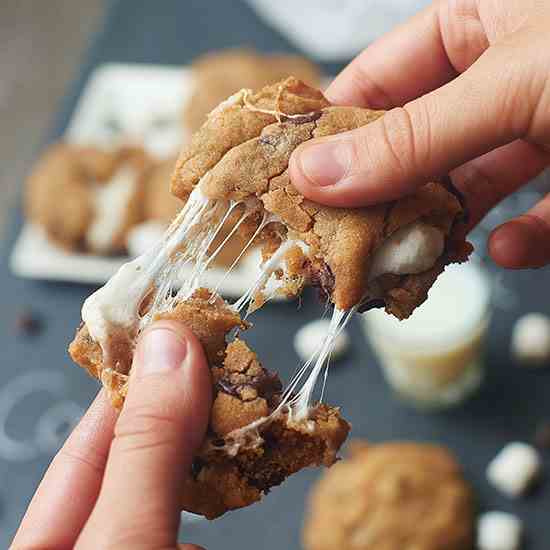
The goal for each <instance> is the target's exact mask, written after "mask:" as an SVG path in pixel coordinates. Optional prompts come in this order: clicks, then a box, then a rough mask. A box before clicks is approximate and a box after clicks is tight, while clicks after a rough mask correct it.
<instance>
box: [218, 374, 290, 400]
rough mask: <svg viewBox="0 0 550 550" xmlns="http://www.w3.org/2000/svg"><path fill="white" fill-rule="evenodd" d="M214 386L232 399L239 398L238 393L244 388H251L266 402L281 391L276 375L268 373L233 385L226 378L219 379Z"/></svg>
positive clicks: (281, 386) (281, 387)
mask: <svg viewBox="0 0 550 550" xmlns="http://www.w3.org/2000/svg"><path fill="white" fill-rule="evenodd" d="M216 385H217V388H218V390H219V391H223V392H224V393H227V394H228V395H232V396H234V397H240V392H241V391H242V390H243V389H244V388H246V387H249V388H253V389H255V390H256V391H257V392H258V394H259V395H260V397H264V398H265V399H268V400H269V399H271V398H272V397H273V396H274V395H277V394H279V393H280V392H281V391H282V390H283V385H282V384H281V381H280V380H279V377H278V376H277V374H275V373H272V372H268V371H265V372H263V373H262V374H259V375H258V376H253V377H251V378H250V379H249V380H247V381H246V382H245V383H243V384H234V383H233V382H231V381H230V380H228V379H227V378H220V379H219V380H218V382H217V384H216Z"/></svg>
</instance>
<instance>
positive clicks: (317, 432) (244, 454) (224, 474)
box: [69, 289, 349, 519]
mask: <svg viewBox="0 0 550 550" xmlns="http://www.w3.org/2000/svg"><path fill="white" fill-rule="evenodd" d="M156 318H157V319H176V320H179V321H182V322H184V323H185V324H186V325H187V326H188V327H190V328H191V329H192V330H193V332H194V333H195V334H196V335H197V337H198V338H199V340H200V342H201V343H202V345H203V346H204V349H205V352H206V356H207V359H208V362H209V365H210V368H211V372H212V385H213V393H214V400H213V405H212V412H211V416H210V424H209V430H208V433H207V436H206V438H205V440H204V442H203V445H202V448H201V450H200V451H199V453H198V454H197V456H196V457H195V459H194V462H193V467H192V472H190V475H189V476H188V477H187V479H186V480H185V482H184V485H183V487H182V507H183V509H185V510H187V511H189V512H194V513H196V514H202V515H204V516H206V517H207V518H209V519H212V518H215V517H218V516H220V515H222V514H223V513H225V512H227V511H228V510H233V509H236V508H241V507H243V506H248V505H250V504H253V503H254V502H257V501H258V500H260V499H261V498H262V496H263V495H264V494H266V493H267V492H268V491H269V489H270V488H271V487H273V486H276V485H279V484H280V483H282V482H283V481H284V480H285V478H286V477H288V476H289V475H291V474H293V473H295V472H297V471H299V470H301V469H302V468H305V467H307V466H320V465H326V466H330V465H332V464H333V463H334V462H335V461H336V455H337V453H338V450H339V448H340V446H341V445H342V443H343V442H344V440H345V439H346V437H347V435H348V432H349V424H348V423H347V422H346V421H345V420H344V419H343V418H342V417H341V415H340V412H339V410H338V409H336V408H333V407H328V406H326V405H323V404H319V405H315V406H313V407H311V410H310V411H309V414H308V416H307V417H306V418H304V419H301V420H299V419H296V418H293V417H292V415H291V414H290V409H289V408H287V407H279V405H280V404H281V393H282V384H281V381H280V379H279V377H278V375H277V374H276V373H272V372H269V371H267V370H266V369H265V368H264V367H262V365H261V364H260V362H259V360H258V358H257V356H256V354H255V353H254V352H253V351H252V350H250V348H249V347H248V346H247V344H246V343H245V342H244V341H243V340H241V339H239V338H235V339H233V340H232V341H229V338H228V334H229V333H230V332H231V331H232V330H234V329H236V328H240V329H246V328H247V326H248V325H247V323H246V322H244V321H242V320H241V318H240V317H239V315H238V314H237V313H235V311H234V310H233V309H231V308H230V307H229V306H227V304H226V303H225V302H224V301H223V300H222V299H221V298H219V297H215V298H213V297H212V295H211V293H210V292H209V291H207V290H205V289H199V290H198V291H196V293H195V294H194V295H193V296H192V297H191V298H189V299H188V300H186V301H184V302H181V303H179V304H177V305H176V307H175V308H174V309H173V311H171V312H170V313H166V314H162V315H158V316H156ZM116 337H117V334H116V333H113V334H112V338H114V339H116ZM111 349H112V351H113V354H114V355H112V356H111V357H109V359H108V362H107V359H106V358H105V356H104V353H103V350H102V349H101V347H100V346H99V344H98V343H97V342H95V341H94V340H93V339H92V338H91V336H90V333H89V331H88V328H87V327H86V326H85V325H84V326H83V327H81V328H80V329H79V331H78V333H77V335H76V338H75V340H74V341H73V343H72V344H71V346H70V349H69V351H70V354H71V356H72V358H73V359H74V360H75V361H76V362H77V363H78V364H79V365H80V366H81V367H83V368H85V369H86V370H88V372H89V373H90V374H91V375H92V376H94V377H96V378H98V379H99V380H101V382H102V383H103V385H104V387H105V388H106V389H107V391H108V394H109V396H110V397H111V400H112V402H113V404H114V405H115V406H117V407H121V406H122V403H123V401H124V398H125V396H126V389H127V382H128V375H129V373H130V369H131V364H132V346H129V345H127V342H126V340H124V339H121V340H120V341H119V342H114V344H113V346H112V347H111Z"/></svg>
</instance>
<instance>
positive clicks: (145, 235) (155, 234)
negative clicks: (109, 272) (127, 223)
mask: <svg viewBox="0 0 550 550" xmlns="http://www.w3.org/2000/svg"><path fill="white" fill-rule="evenodd" d="M165 231H166V225H164V224H163V223H161V222H158V221H148V222H144V223H140V224H139V225H136V226H135V227H133V228H132V229H131V230H130V232H129V233H128V236H127V237H126V246H127V247H128V252H129V253H130V255H131V256H136V257H137V256H141V255H142V254H145V252H147V251H148V250H149V249H150V248H151V247H153V246H154V245H155V244H157V243H158V242H159V241H160V240H161V239H162V236H163V235H164V232H165Z"/></svg>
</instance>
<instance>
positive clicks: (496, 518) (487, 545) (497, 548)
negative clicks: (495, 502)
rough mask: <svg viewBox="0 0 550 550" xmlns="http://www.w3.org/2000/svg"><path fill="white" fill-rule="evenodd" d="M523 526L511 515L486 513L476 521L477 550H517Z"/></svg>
mask: <svg viewBox="0 0 550 550" xmlns="http://www.w3.org/2000/svg"><path fill="white" fill-rule="evenodd" d="M522 531H523V525H522V522H521V520H520V519H519V518H518V517H516V516H514V515H513V514H507V513H505V512H486V513H485V514H482V515H481V516H480V518H479V520H478V527H477V547H478V548H479V550H518V549H519V545H520V542H521V535H522Z"/></svg>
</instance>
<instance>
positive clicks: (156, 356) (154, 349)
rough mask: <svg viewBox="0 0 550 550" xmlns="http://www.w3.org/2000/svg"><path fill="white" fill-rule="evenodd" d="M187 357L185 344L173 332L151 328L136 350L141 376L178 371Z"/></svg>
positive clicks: (160, 328) (166, 329)
mask: <svg viewBox="0 0 550 550" xmlns="http://www.w3.org/2000/svg"><path fill="white" fill-rule="evenodd" d="M186 356H187V342H186V341H185V340H184V339H183V338H182V337H181V336H180V335H178V334H177V333H175V332H174V331H173V330H170V329H168V328H165V327H159V328H153V329H151V330H149V331H147V332H145V334H144V335H143V336H142V338H141V340H140V342H139V344H138V350H137V365H136V366H137V371H138V374H139V375H141V376H147V375H149V374H157V373H159V372H166V371H170V370H175V369H179V368H180V367H181V366H182V365H183V362H184V360H185V357H186Z"/></svg>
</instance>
